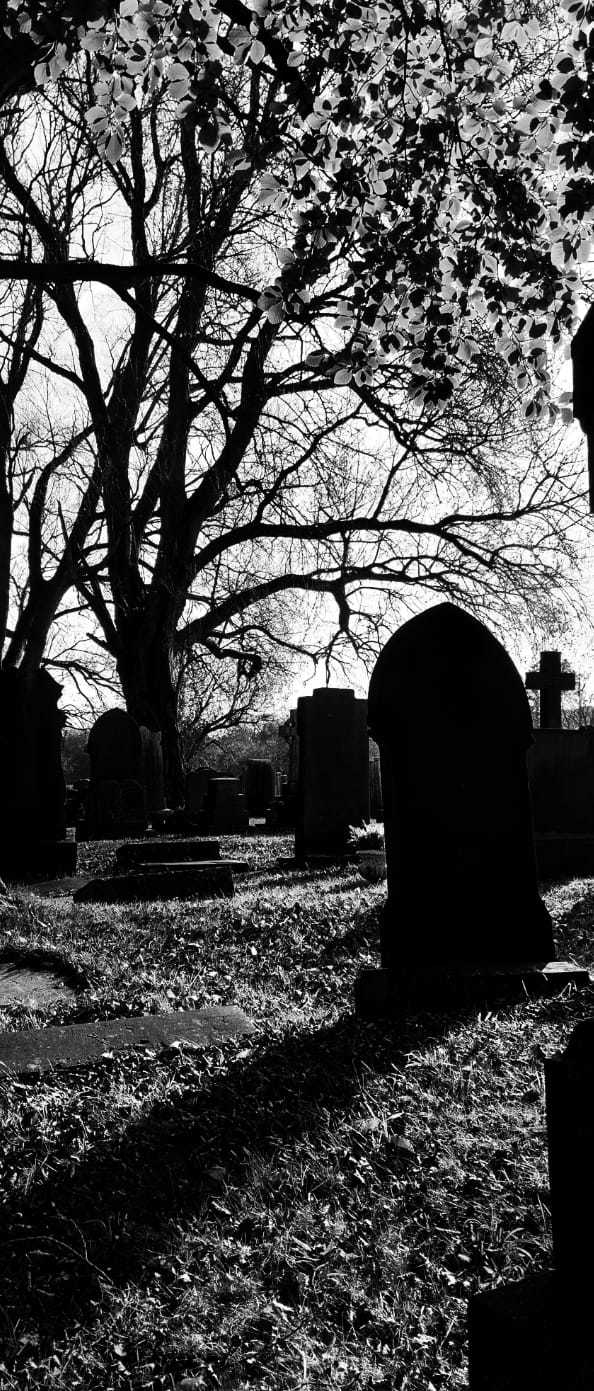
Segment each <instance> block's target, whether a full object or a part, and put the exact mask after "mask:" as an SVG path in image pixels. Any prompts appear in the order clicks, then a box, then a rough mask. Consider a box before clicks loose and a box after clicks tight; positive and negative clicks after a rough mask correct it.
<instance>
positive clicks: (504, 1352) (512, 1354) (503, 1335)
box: [468, 1271, 594, 1391]
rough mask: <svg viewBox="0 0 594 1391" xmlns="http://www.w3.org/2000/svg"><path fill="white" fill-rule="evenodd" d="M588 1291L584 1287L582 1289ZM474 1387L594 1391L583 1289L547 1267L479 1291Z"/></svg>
mask: <svg viewBox="0 0 594 1391" xmlns="http://www.w3.org/2000/svg"><path fill="white" fill-rule="evenodd" d="M582 1295H583V1291H582ZM468 1385H469V1391H528V1388H531V1387H534V1388H535V1391H536V1388H538V1391H561V1388H562V1391H591V1388H592V1386H594V1347H593V1345H592V1341H591V1334H590V1320H589V1318H588V1317H587V1314H586V1310H585V1309H584V1308H583V1303H582V1300H581V1299H580V1292H579V1291H578V1292H577V1294H576V1291H575V1290H569V1289H567V1288H566V1287H565V1285H564V1282H563V1281H562V1279H561V1276H560V1275H559V1274H558V1272H554V1271H550V1272H548V1271H544V1272H539V1273H538V1274H535V1275H529V1276H527V1277H526V1278H525V1279H524V1280H517V1281H514V1282H513V1283H511V1284H509V1285H501V1286H499V1288H497V1289H494V1290H485V1291H484V1292H482V1293H481V1294H477V1295H475V1296H474V1297H473V1298H472V1299H471V1301H470V1307H469V1382H468Z"/></svg>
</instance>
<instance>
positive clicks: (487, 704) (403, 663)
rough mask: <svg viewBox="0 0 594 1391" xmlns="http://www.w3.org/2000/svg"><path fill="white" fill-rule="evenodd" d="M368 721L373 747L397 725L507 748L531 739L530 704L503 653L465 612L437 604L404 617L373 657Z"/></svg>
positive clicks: (390, 736)
mask: <svg viewBox="0 0 594 1391" xmlns="http://www.w3.org/2000/svg"><path fill="white" fill-rule="evenodd" d="M368 722H369V728H370V731H371V734H372V737H373V738H374V739H375V740H376V742H377V743H381V742H382V739H385V738H387V739H389V740H393V738H394V734H395V730H396V728H397V727H400V728H402V729H406V730H408V731H410V732H412V731H419V732H420V731H421V730H422V728H423V726H425V725H427V724H432V725H433V724H436V723H437V724H438V725H442V726H443V727H444V729H445V730H446V731H447V733H448V735H449V736H450V737H451V736H452V734H453V733H454V732H455V731H461V730H462V731H464V733H465V738H471V737H475V736H476V735H477V733H478V732H479V731H480V729H481V728H482V729H483V730H484V729H485V728H487V729H488V731H489V739H490V740H491V741H492V740H497V741H499V740H501V742H502V743H505V745H506V746H507V747H508V748H509V747H510V746H512V747H514V748H522V749H527V748H529V746H530V744H531V743H532V741H533V730H532V716H531V713H530V705H529V703H528V698H527V696H526V691H525V689H524V683H523V681H522V678H521V676H520V673H519V671H518V670H517V668H516V667H515V666H514V664H513V662H512V660H511V657H509V656H508V654H507V652H506V650H505V648H504V647H503V646H502V644H501V643H500V642H499V641H498V640H497V638H496V637H494V636H493V634H492V633H490V632H489V630H488V628H485V627H484V625H483V624H482V623H479V622H478V620H477V619H476V618H473V617H472V616H471V614H469V613H465V611H464V610H463V609H459V608H457V607H456V605H455V604H437V605H436V606H435V607H434V608H431V609H426V610H425V612H424V613H421V614H419V615H418V616H417V617H416V618H411V619H409V621H408V623H404V624H403V626H402V628H399V629H398V632H397V633H394V636H393V637H391V638H390V640H389V642H388V643H387V644H386V646H385V647H384V649H383V651H382V652H381V653H380V656H379V658H378V661H377V663H376V665H375V668H374V671H373V675H372V677H371V684H370V687H369V704H368Z"/></svg>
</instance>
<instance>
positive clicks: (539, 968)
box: [358, 604, 587, 1014]
mask: <svg viewBox="0 0 594 1391" xmlns="http://www.w3.org/2000/svg"><path fill="white" fill-rule="evenodd" d="M369 726H370V731H371V734H372V736H373V738H374V739H375V740H376V742H377V743H378V745H379V747H380V751H381V773H382V788H383V797H384V829H385V842H386V862H387V876H388V899H387V903H386V905H385V908H384V913H383V922H382V940H381V952H382V969H381V970H380V971H379V972H374V971H371V970H367V971H364V972H362V974H361V976H360V979H359V996H358V1001H359V1009H360V1010H361V1012H363V1013H371V1014H373V1013H376V1012H377V1013H383V1012H388V1013H389V1012H390V1010H391V1009H392V1008H393V1007H395V1006H396V1005H397V1003H398V1000H399V998H401V995H402V993H404V994H407V993H411V992H412V991H413V990H415V989H416V988H417V986H419V987H420V989H421V990H425V991H426V992H429V991H430V989H431V988H432V987H437V989H438V992H441V993H442V995H443V994H444V991H445V987H446V982H448V981H449V983H450V984H451V985H452V986H453V987H454V988H455V989H458V988H460V986H461V985H462V984H463V982H464V981H465V980H467V981H468V983H469V988H471V989H476V988H477V986H479V985H480V982H481V981H485V982H486V983H487V984H488V983H489V981H490V980H494V978H495V977H496V985H497V989H498V990H500V991H501V990H503V989H504V985H505V983H506V982H507V983H508V984H509V988H510V989H514V988H515V985H514V982H516V983H517V986H518V987H519V988H521V986H522V982H524V983H526V982H529V984H530V986H531V987H533V988H535V989H546V988H547V987H548V986H549V985H550V986H551V987H552V986H553V985H554V986H555V987H558V985H559V982H560V981H562V980H563V979H565V980H567V979H575V980H577V981H579V980H583V979H584V977H586V978H587V973H583V972H582V973H580V972H577V971H575V970H574V969H573V968H569V967H566V966H565V964H564V963H554V962H553V958H554V954H555V953H554V946H553V935H552V926H551V919H550V917H549V914H548V912H547V910H546V908H545V906H544V904H543V902H542V900H541V898H540V897H539V893H538V886H537V875H536V861H535V854H534V842H533V831H532V818H531V807H530V798H529V793H528V778H527V772H526V751H527V749H528V747H529V745H530V744H531V742H532V720H531V716H530V708H529V705H528V699H527V696H526V692H525V690H524V687H523V684H522V680H521V677H520V675H519V673H518V672H517V670H516V668H515V667H514V665H513V662H512V661H511V660H510V658H509V657H508V655H507V653H506V651H505V649H504V648H503V647H502V645H501V643H499V642H498V641H497V639H496V638H494V637H493V635H492V634H491V633H490V632H489V631H488V629H487V628H485V627H484V626H483V624H481V623H479V622H477V620H476V619H475V618H472V617H471V616H470V615H469V614H467V613H465V612H464V611H463V610H462V609H459V608H456V607H455V606H454V605H453V604H439V605H437V606H436V607H435V608H431V609H428V610H426V611H425V612H424V613H422V614H420V615H419V616H418V617H416V618H413V619H411V620H410V621H409V622H408V623H405V624H404V626H403V627H402V628H400V629H399V631H398V632H397V633H395V634H394V637H393V638H391V639H390V641H389V642H388V644H387V646H386V647H385V648H384V650H383V652H382V653H381V655H380V657H379V659H378V662H377V664H376V667H375V669H374V672H373V675H372V678H371V684H370V689H369ZM549 963H553V967H552V968H551V969H549ZM545 967H547V970H545V969H544V968H545Z"/></svg>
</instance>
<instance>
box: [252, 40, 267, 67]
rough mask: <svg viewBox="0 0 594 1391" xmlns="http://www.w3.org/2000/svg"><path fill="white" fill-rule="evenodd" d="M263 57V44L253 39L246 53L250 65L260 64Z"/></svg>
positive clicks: (264, 54) (264, 52) (264, 50)
mask: <svg viewBox="0 0 594 1391" xmlns="http://www.w3.org/2000/svg"><path fill="white" fill-rule="evenodd" d="M265 57H266V49H265V47H264V44H263V43H261V42H260V39H254V42H253V44H252V46H251V48H250V51H249V53H248V58H251V61H252V63H255V64H256V65H257V64H258V63H261V62H262V59H263V58H265Z"/></svg>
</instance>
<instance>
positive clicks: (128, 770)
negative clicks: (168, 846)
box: [79, 709, 147, 840]
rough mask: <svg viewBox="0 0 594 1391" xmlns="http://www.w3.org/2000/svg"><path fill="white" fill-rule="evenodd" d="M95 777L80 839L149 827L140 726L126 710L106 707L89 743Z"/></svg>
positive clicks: (125, 833) (139, 831) (128, 833)
mask: <svg viewBox="0 0 594 1391" xmlns="http://www.w3.org/2000/svg"><path fill="white" fill-rule="evenodd" d="M87 749H88V753H89V758H90V761H91V777H90V781H89V788H88V793H87V810H86V818H85V823H84V827H83V828H82V830H81V833H80V835H79V839H83V838H84V839H88V840H102V839H104V840H111V839H114V838H117V837H118V836H134V835H142V834H143V832H144V831H145V830H146V826H147V806H146V792H145V786H144V756H143V744H142V735H141V733H140V728H139V726H138V725H137V723H136V720H134V719H132V716H131V715H128V713H127V711H126V710H120V709H114V710H106V711H105V714H103V715H100V716H99V719H98V720H96V721H95V724H94V725H93V728H92V730H91V732H90V734H89V740H88V744H87Z"/></svg>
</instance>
